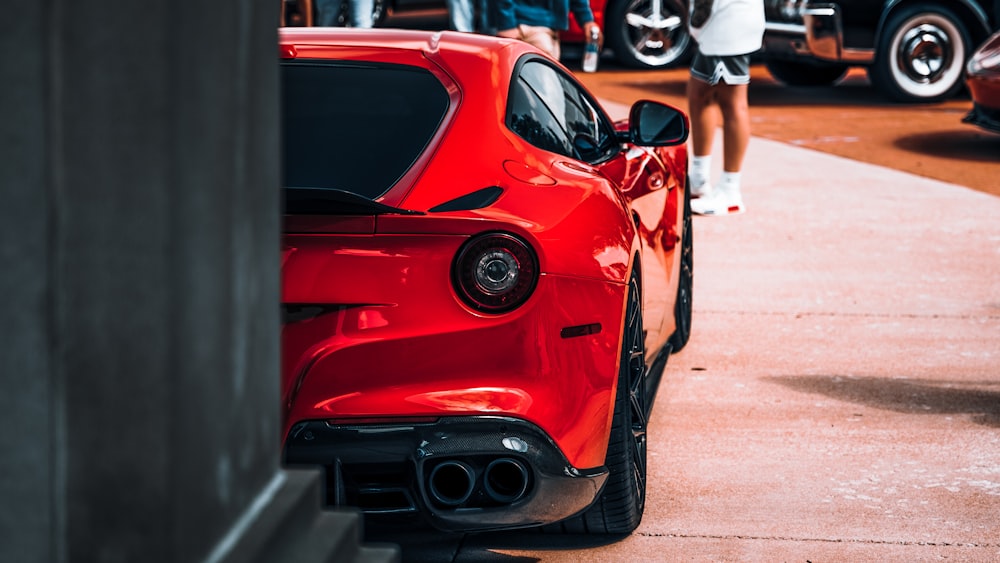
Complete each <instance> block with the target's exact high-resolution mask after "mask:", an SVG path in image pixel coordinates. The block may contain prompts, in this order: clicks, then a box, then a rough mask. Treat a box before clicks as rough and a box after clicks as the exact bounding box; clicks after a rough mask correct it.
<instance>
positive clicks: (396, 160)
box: [282, 61, 449, 199]
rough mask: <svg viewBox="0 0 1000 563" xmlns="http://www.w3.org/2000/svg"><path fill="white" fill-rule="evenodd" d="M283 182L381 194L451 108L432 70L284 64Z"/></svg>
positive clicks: (372, 195) (373, 195) (364, 194)
mask: <svg viewBox="0 0 1000 563" xmlns="http://www.w3.org/2000/svg"><path fill="white" fill-rule="evenodd" d="M282 92H283V99H282V105H283V113H282V126H283V129H284V182H285V183H284V185H285V186H286V187H310V188H334V189H339V190H345V191H348V192H352V193H355V194H358V195H360V196H362V197H365V198H368V199H375V198H377V197H379V196H381V195H383V194H384V193H385V192H387V191H388V190H389V188H391V187H392V186H393V184H395V183H396V182H397V181H398V180H399V179H400V177H402V176H403V174H405V173H406V171H407V170H408V169H409V168H410V166H412V165H413V163H414V162H415V161H416V160H417V158H418V157H419V156H420V154H421V153H422V152H423V151H424V149H425V148H426V147H427V144H428V143H429V142H430V140H431V138H432V137H433V136H434V132H435V131H436V130H437V128H438V126H439V125H440V124H441V121H442V119H443V118H444V115H445V113H446V111H447V109H448V103H449V98H448V92H447V91H446V90H445V88H444V86H443V85H442V84H441V83H440V82H439V81H438V80H437V79H436V78H435V77H434V75H432V74H431V73H430V72H428V71H426V70H424V69H420V68H415V67H410V66H402V65H387V64H369V63H364V64H357V63H348V62H339V61H329V62H328V61H305V62H303V61H294V62H288V61H286V62H284V63H283V64H282Z"/></svg>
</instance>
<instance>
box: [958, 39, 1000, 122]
mask: <svg viewBox="0 0 1000 563" xmlns="http://www.w3.org/2000/svg"><path fill="white" fill-rule="evenodd" d="M965 83H966V85H967V86H968V87H969V93H970V95H971V97H972V103H973V109H972V111H970V112H969V113H968V114H967V115H966V116H965V117H964V118H963V121H965V122H966V123H972V124H973V125H976V126H979V127H981V128H983V129H986V130H988V131H993V132H995V133H1000V31H997V32H995V33H994V34H993V35H992V36H990V37H989V38H988V39H987V40H986V41H984V42H983V43H982V45H980V46H979V48H978V49H976V51H975V52H974V53H973V54H972V57H970V59H969V62H968V64H967V65H966V73H965Z"/></svg>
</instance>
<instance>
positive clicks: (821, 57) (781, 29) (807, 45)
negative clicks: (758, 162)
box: [763, 0, 998, 102]
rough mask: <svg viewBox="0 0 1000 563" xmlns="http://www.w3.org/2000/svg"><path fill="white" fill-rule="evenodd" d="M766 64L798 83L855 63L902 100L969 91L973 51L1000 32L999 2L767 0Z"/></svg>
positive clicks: (824, 80)
mask: <svg viewBox="0 0 1000 563" xmlns="http://www.w3.org/2000/svg"><path fill="white" fill-rule="evenodd" d="M765 10H766V14H767V31H766V33H765V35H764V51H763V59H764V61H765V64H766V65H767V68H768V70H770V71H771V74H772V75H773V76H774V77H775V78H777V79H778V80H780V81H782V82H784V83H786V84H788V85H792V86H818V85H827V84H832V83H834V82H836V81H837V80H838V79H840V78H841V77H842V76H844V74H845V73H846V72H847V70H848V68H849V67H851V66H863V67H865V68H866V69H867V70H868V76H869V78H870V79H871V82H872V84H873V85H874V86H875V88H877V89H878V90H879V91H880V92H882V93H883V94H884V95H886V96H887V97H889V98H891V99H893V100H896V101H900V102H936V101H941V100H943V99H946V98H949V97H951V96H953V95H955V94H956V93H958V91H959V90H961V89H962V86H963V78H964V73H963V69H964V67H965V63H966V61H967V60H968V59H969V56H970V55H971V54H972V50H973V48H975V46H976V45H978V44H979V43H980V42H982V41H983V40H984V39H986V37H987V36H988V35H989V34H990V31H991V30H995V29H997V27H998V22H997V16H998V14H997V12H998V7H997V1H996V0H914V1H909V0H903V1H896V0H883V1H872V0H837V1H835V2H831V1H829V0H825V1H815V2H814V1H810V0H765Z"/></svg>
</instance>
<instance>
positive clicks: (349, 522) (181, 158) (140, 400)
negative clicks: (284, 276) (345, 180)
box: [0, 0, 398, 563]
mask: <svg viewBox="0 0 1000 563" xmlns="http://www.w3.org/2000/svg"><path fill="white" fill-rule="evenodd" d="M7 8H9V9H7V10H5V14H4V17H3V18H0V46H2V48H3V52H4V53H5V55H4V57H2V58H0V84H2V86H0V297H2V299H3V305H2V306H0V329H2V333H0V334H2V335H3V338H2V342H0V417H2V418H0V422H2V424H0V452H2V455H0V561H18V562H20V563H32V562H44V563H49V562H63V561H88V562H89V561H97V562H131V561H154V562H155V561H201V560H217V561H246V560H253V558H256V557H261V556H262V555H261V554H267V555H268V557H279V556H280V555H281V554H292V553H295V554H298V556H305V555H306V554H308V557H307V558H306V559H307V560H317V561H319V560H330V559H331V558H332V557H333V556H334V554H336V553H337V550H343V551H341V554H342V555H343V554H346V552H352V553H353V552H357V553H359V554H361V556H362V557H370V558H373V559H374V560H392V559H394V558H396V557H398V553H397V552H396V551H395V550H394V549H384V550H377V549H376V550H364V549H360V550H359V549H358V546H357V541H358V540H357V534H358V532H357V530H358V523H357V518H356V517H354V516H353V515H345V514H341V513H332V512H321V511H320V510H319V493H318V473H316V472H304V473H303V472H285V471H282V470H281V469H280V468H279V467H278V444H279V437H278V428H279V410H278V409H279V402H278V369H279V368H278V359H279V349H278V331H279V326H280V325H279V318H278V306H277V304H278V291H279V278H278V267H277V266H278V233H279V191H278V183H279V157H278V135H279V126H278V95H279V93H278V85H277V80H278V74H277V58H276V57H277V49H276V22H277V20H278V2H277V0H275V1H274V2H240V1H237V0H226V1H222V2H211V3H206V2H177V1H175V0H151V1H144V2H131V3H130V2H98V1H95V0H48V1H41V2H18V3H15V4H13V5H11V6H8V7H7ZM337 535H342V536H344V537H346V538H348V541H347V542H346V543H342V544H340V547H336V546H331V545H330V543H331V542H329V541H325V542H318V541H316V538H329V537H331V536H337ZM310 538H311V539H310ZM352 545H353V547H350V546H352ZM351 556H352V557H353V555H351ZM280 558H281V559H284V557H283V556H282V557H280ZM300 560H301V559H300Z"/></svg>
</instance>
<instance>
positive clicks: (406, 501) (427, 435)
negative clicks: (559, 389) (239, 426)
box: [284, 416, 608, 532]
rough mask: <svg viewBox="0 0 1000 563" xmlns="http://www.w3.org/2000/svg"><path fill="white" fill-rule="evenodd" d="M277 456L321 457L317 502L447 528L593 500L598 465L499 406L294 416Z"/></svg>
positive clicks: (562, 514)
mask: <svg viewBox="0 0 1000 563" xmlns="http://www.w3.org/2000/svg"><path fill="white" fill-rule="evenodd" d="M284 461H285V464H286V465H289V466H301V465H307V466H316V465H320V466H323V467H324V468H325V469H326V473H327V489H326V502H327V504H330V505H337V504H346V505H351V506H356V507H358V508H360V509H361V510H362V511H363V512H365V513H367V514H372V515H377V514H382V515H407V514H410V515H415V516H417V515H419V516H422V517H423V518H424V519H426V521H427V522H428V523H429V524H430V525H432V526H434V527H435V528H438V529H440V530H444V531H453V532H457V531H476V530H496V529H504V528H518V527H528V526H538V525H542V524H547V523H552V522H557V521H559V520H563V519H565V518H568V517H571V516H573V515H575V514H577V513H579V512H581V511H583V510H585V509H586V508H587V507H589V506H590V505H591V504H593V502H594V500H595V499H596V498H597V496H598V494H599V493H600V492H601V489H602V488H603V486H604V482H605V481H606V479H607V475H608V471H607V469H606V468H605V467H603V466H602V467H596V468H586V469H580V468H576V467H573V466H572V465H571V464H570V463H569V462H568V461H567V459H566V457H565V456H564V455H563V454H562V452H561V451H560V450H559V448H558V447H557V446H556V444H555V443H554V442H553V441H552V439H551V438H549V437H548V436H547V435H546V434H545V433H544V432H543V431H542V430H541V429H539V428H538V427H537V426H535V425H533V424H531V423H529V422H526V421H524V420H521V419H517V418H513V417H504V416H466V417H444V418H439V419H436V420H432V421H423V420H418V421H412V422H407V421H405V420H401V421H398V422H395V421H390V422H381V421H380V422H377V423H366V424H346V423H343V424H340V423H338V424H334V423H330V422H327V421H317V420H313V421H305V422H300V423H298V424H295V425H294V426H293V427H292V429H291V431H290V433H289V435H288V437H287V439H286V441H285V450H284Z"/></svg>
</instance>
